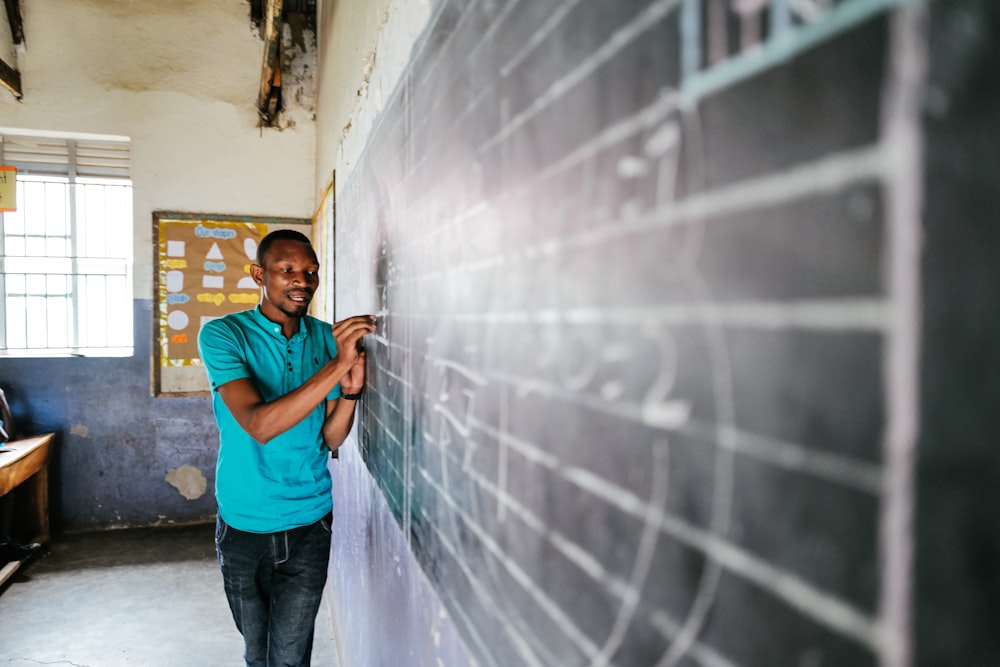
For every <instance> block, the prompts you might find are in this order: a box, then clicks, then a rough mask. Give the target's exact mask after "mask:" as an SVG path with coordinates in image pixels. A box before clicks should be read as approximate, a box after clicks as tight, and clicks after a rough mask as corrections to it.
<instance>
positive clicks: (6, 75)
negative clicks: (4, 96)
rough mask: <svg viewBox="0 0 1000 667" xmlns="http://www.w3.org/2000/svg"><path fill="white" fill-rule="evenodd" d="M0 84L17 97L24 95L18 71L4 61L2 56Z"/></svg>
mask: <svg viewBox="0 0 1000 667" xmlns="http://www.w3.org/2000/svg"><path fill="white" fill-rule="evenodd" d="M0 85H3V87H4V88H6V89H7V90H9V91H10V92H12V93H13V94H14V97H16V98H17V99H21V98H22V97H24V92H23V91H22V90H21V74H20V72H18V71H17V70H16V69H14V68H13V67H11V66H10V65H8V64H7V63H5V62H4V61H3V59H2V58H0Z"/></svg>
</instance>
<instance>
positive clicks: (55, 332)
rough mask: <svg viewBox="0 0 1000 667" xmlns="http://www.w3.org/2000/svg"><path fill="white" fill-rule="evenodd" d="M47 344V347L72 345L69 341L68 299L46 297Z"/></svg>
mask: <svg viewBox="0 0 1000 667" xmlns="http://www.w3.org/2000/svg"><path fill="white" fill-rule="evenodd" d="M48 306H49V308H48V312H47V319H48V334H49V335H48V345H49V347H72V342H71V341H70V326H69V325H70V318H69V314H70V310H69V299H68V298H66V297H62V298H59V297H51V296H50V297H49V298H48Z"/></svg>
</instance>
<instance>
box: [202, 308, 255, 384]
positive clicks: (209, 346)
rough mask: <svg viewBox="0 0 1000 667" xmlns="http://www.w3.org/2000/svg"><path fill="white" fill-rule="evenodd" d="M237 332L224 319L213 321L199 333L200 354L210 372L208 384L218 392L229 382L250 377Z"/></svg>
mask: <svg viewBox="0 0 1000 667" xmlns="http://www.w3.org/2000/svg"><path fill="white" fill-rule="evenodd" d="M244 349H245V346H242V345H240V344H239V341H238V340H237V338H236V333H235V331H234V330H233V329H232V328H231V327H229V326H227V325H226V323H225V322H224V321H223V320H222V319H217V320H211V321H209V322H206V323H205V325H204V326H202V328H201V331H200V332H199V333H198V352H199V354H200V355H201V361H202V363H203V364H205V368H206V370H207V371H208V382H209V384H210V385H211V386H212V389H213V390H217V389H218V388H219V387H221V386H222V385H224V384H226V383H227V382H232V381H233V380H239V379H241V378H248V377H250V369H249V368H247V364H246V359H245V357H244Z"/></svg>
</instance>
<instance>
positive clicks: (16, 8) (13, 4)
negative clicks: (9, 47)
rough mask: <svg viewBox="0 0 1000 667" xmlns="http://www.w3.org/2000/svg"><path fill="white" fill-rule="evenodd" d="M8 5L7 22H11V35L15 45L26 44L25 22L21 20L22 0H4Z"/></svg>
mask: <svg viewBox="0 0 1000 667" xmlns="http://www.w3.org/2000/svg"><path fill="white" fill-rule="evenodd" d="M3 4H4V5H5V6H6V7H7V22H8V23H10V35H11V38H12V39H13V41H14V46H19V45H21V44H24V23H23V22H22V21H21V2H20V0H3Z"/></svg>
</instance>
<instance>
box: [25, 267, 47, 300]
mask: <svg viewBox="0 0 1000 667" xmlns="http://www.w3.org/2000/svg"><path fill="white" fill-rule="evenodd" d="M26 280H27V285H28V294H29V295H31V296H45V276H44V275H42V274H39V273H29V274H28V275H27V276H26ZM28 308H29V309H30V308H31V304H30V303H29V304H28Z"/></svg>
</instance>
